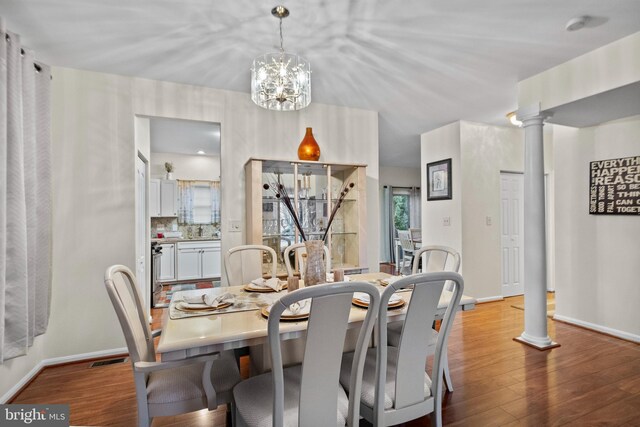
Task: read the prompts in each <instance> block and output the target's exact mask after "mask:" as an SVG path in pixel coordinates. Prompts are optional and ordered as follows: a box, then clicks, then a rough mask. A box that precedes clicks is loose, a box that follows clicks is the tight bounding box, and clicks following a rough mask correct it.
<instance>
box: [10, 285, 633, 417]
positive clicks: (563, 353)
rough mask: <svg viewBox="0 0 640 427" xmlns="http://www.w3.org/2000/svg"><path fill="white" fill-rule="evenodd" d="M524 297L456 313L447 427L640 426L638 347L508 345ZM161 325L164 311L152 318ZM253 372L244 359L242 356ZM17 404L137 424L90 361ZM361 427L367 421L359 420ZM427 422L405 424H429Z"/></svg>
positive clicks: (583, 341)
mask: <svg viewBox="0 0 640 427" xmlns="http://www.w3.org/2000/svg"><path fill="white" fill-rule="evenodd" d="M518 303H522V297H514V298H509V299H507V300H505V301H500V302H492V303H487V304H481V305H478V306H477V309H476V310H473V311H468V312H463V313H460V314H459V315H458V317H457V318H456V321H455V325H454V328H453V331H452V335H451V338H450V344H449V365H450V367H451V375H452V377H453V383H454V387H455V391H454V392H453V393H449V394H447V395H446V396H445V399H444V411H443V418H444V424H445V425H456V426H457V425H468V426H546V425H571V426H588V425H611V426H640V346H639V345H637V344H634V343H631V342H627V341H622V340H619V339H616V338H613V337H609V336H606V335H602V334H599V333H595V332H591V331H588V330H586V329H582V328H578V327H575V326H571V325H568V324H564V323H561V322H555V321H551V320H550V321H549V333H550V335H551V336H552V337H553V338H554V339H555V340H556V341H558V342H559V343H560V344H561V345H562V346H561V347H560V348H556V349H553V350H550V351H546V352H540V351H538V350H535V349H532V348H529V347H527V346H524V345H522V344H518V343H516V342H514V341H512V338H513V337H516V336H518V335H519V334H520V333H521V332H522V328H523V319H524V312H523V311H522V310H518V309H515V308H513V307H511V305H512V304H518ZM154 317H155V319H158V318H159V313H158V312H156V313H154ZM242 365H243V366H242V367H241V368H242V369H241V370H242V371H243V373H245V374H246V372H247V360H246V358H243V359H242ZM13 403H69V404H70V405H71V423H72V425H103V426H106V425H110V426H134V425H136V419H137V418H136V403H135V389H134V385H133V375H132V373H131V367H130V365H129V363H124V364H118V365H110V366H103V367H98V368H89V364H88V363H77V364H73V365H66V366H60V367H55V368H49V369H46V370H45V371H44V372H42V373H41V374H40V375H39V376H38V377H37V378H36V379H35V380H34V381H33V382H32V383H31V384H30V385H29V386H28V387H27V388H26V389H25V390H23V391H22V392H21V393H20V395H19V396H17V398H16V399H15V400H14V401H13ZM225 422H226V414H225V410H224V408H219V409H218V410H216V411H213V412H207V411H206V410H205V411H199V412H196V413H192V414H186V415H180V416H176V417H163V418H162V417H161V418H156V419H154V421H153V426H176V427H177V426H181V427H182V426H209V427H210V426H215V427H217V426H224V425H225ZM361 425H363V426H364V425H368V423H366V422H362V424H361ZM429 425H430V423H429V419H428V417H426V418H423V419H419V420H415V421H413V422H411V423H408V424H407V426H411V427H418V426H420V427H422V426H429Z"/></svg>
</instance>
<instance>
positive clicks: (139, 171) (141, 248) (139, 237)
mask: <svg viewBox="0 0 640 427" xmlns="http://www.w3.org/2000/svg"><path fill="white" fill-rule="evenodd" d="M146 170H147V165H146V164H145V163H144V161H143V160H142V159H141V158H140V157H138V156H136V279H137V281H138V286H139V287H140V293H141V294H142V301H143V303H144V307H145V308H149V307H150V306H149V304H150V301H149V294H150V292H151V291H150V290H149V291H148V292H147V280H146V279H147V277H146V276H147V275H146V272H147V252H149V251H150V248H149V246H148V245H147V216H148V215H147V180H146V175H147V173H146Z"/></svg>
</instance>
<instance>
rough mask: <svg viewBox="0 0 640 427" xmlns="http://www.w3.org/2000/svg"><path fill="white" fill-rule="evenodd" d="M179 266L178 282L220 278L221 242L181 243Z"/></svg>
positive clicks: (178, 257)
mask: <svg viewBox="0 0 640 427" xmlns="http://www.w3.org/2000/svg"><path fill="white" fill-rule="evenodd" d="M177 264H178V280H194V279H208V278H214V277H220V275H221V273H222V268H221V265H222V263H221V257H220V241H198V242H179V243H178V249H177Z"/></svg>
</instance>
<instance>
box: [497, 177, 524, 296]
mask: <svg viewBox="0 0 640 427" xmlns="http://www.w3.org/2000/svg"><path fill="white" fill-rule="evenodd" d="M523 195H524V175H523V174H520V173H507V172H502V173H500V212H501V226H502V227H501V230H500V239H501V245H502V248H501V249H502V251H501V254H502V256H501V264H502V295H503V296H505V297H510V296H514V295H522V294H523V293H524V280H523V266H524V251H523V238H522V237H523V227H522V225H523V223H524V198H523Z"/></svg>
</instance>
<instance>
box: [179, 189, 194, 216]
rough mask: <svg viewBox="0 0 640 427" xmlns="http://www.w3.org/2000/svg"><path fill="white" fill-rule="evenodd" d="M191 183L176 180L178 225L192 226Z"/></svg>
mask: <svg viewBox="0 0 640 427" xmlns="http://www.w3.org/2000/svg"><path fill="white" fill-rule="evenodd" d="M191 183H192V181H183V180H178V195H179V199H180V202H179V203H178V205H179V206H178V222H179V223H180V224H193V189H192V188H191Z"/></svg>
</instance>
